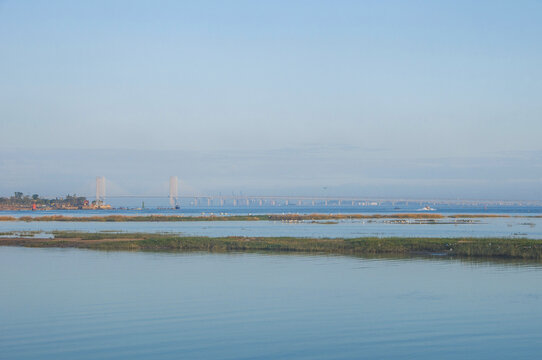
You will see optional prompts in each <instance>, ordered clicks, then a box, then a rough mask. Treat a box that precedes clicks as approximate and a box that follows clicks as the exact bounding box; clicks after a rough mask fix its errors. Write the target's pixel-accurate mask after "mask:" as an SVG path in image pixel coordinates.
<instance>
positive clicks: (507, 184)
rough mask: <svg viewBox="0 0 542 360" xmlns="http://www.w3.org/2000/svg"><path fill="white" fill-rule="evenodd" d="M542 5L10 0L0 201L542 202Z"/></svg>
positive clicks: (0, 118)
mask: <svg viewBox="0 0 542 360" xmlns="http://www.w3.org/2000/svg"><path fill="white" fill-rule="evenodd" d="M541 39H542V2H541V1H314V0H311V1H292V0H289V1H278V0H274V1H266V2H264V1H185V2H182V1H2V0H0V134H1V140H2V141H1V145H0V150H1V154H2V156H1V157H0V195H7V194H9V193H11V192H12V191H16V190H21V191H24V192H34V191H39V192H41V193H44V194H60V193H66V192H74V191H76V192H79V193H92V191H91V184H92V181H93V180H94V177H95V176H96V175H104V176H106V177H107V178H108V179H110V180H111V182H112V184H113V187H112V188H111V189H112V190H111V191H115V189H116V191H118V192H132V193H147V194H150V193H156V192H160V191H167V178H168V177H169V176H170V175H177V176H179V178H180V179H182V181H183V184H184V185H183V191H184V192H199V193H205V192H214V193H216V192H219V191H229V192H231V191H240V190H243V191H245V192H249V193H318V194H320V193H321V192H322V189H323V187H328V189H329V190H326V191H328V192H329V193H330V194H332V193H337V194H339V193H341V194H355V195H367V196H376V195H378V196H387V195H389V196H405V197H420V196H421V197H424V196H428V197H429V196H430V197H451V198H506V199H510V198H525V199H538V200H540V199H542V163H541V160H542V145H541V144H542V142H541V140H540V139H541V135H542V101H541V94H542V41H541Z"/></svg>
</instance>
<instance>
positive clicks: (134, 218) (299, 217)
mask: <svg viewBox="0 0 542 360" xmlns="http://www.w3.org/2000/svg"><path fill="white" fill-rule="evenodd" d="M508 217H511V216H510V215H504V214H459V215H442V214H436V213H433V214H427V213H423V214H418V213H414V214H412V213H406V214H262V215H212V214H211V215H206V216H182V215H104V216H64V215H43V216H21V217H15V216H0V221H26V222H31V221H68V222H92V221H94V222H159V221H162V222H183V221H321V220H378V219H391V220H393V219H396V220H424V221H431V220H442V219H449V220H452V221H458V220H461V219H481V218H508ZM514 217H525V218H529V217H532V218H537V217H538V218H539V217H542V216H540V215H524V216H514Z"/></svg>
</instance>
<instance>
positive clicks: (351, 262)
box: [0, 247, 542, 360]
mask: <svg viewBox="0 0 542 360" xmlns="http://www.w3.org/2000/svg"><path fill="white" fill-rule="evenodd" d="M541 284H542V267H541V266H540V264H537V263H527V262H514V263H506V262H470V261H461V260H450V259H440V258H432V259H422V258H406V259H363V258H354V257H346V256H312V255H262V254H235V253H234V254H208V253H144V252H135V253H131V252H99V251H89V250H76V249H31V248H13V247H0V320H1V321H0V358H2V359H13V360H18V359H55V360H60V359H98V358H99V359H360V358H368V359H397V358H411V359H512V358H513V359H535V358H538V357H539V355H540V353H541V352H542V307H541V306H540V304H541V303H542V285H541Z"/></svg>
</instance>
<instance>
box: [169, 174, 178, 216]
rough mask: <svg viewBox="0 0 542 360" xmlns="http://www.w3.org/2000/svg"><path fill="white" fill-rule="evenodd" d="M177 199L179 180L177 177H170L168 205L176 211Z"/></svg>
mask: <svg viewBox="0 0 542 360" xmlns="http://www.w3.org/2000/svg"><path fill="white" fill-rule="evenodd" d="M178 197H179V179H178V178H177V176H171V177H170V178H169V205H171V207H173V208H176V209H178V208H179V204H178Z"/></svg>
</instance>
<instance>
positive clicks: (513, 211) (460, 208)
mask: <svg viewBox="0 0 542 360" xmlns="http://www.w3.org/2000/svg"><path fill="white" fill-rule="evenodd" d="M426 205H431V207H433V208H436V211H434V212H435V213H439V214H447V215H450V214H508V215H540V214H542V207H540V206H504V205H501V206H497V205H493V206H481V205H441V204H439V205H435V204H430V203H411V204H409V205H408V206H405V205H401V206H393V205H391V204H384V205H379V206H348V205H343V206H318V205H317V206H267V207H266V206H263V207H260V206H250V207H249V206H237V207H231V206H225V207H203V206H202V207H183V208H181V209H179V210H174V209H170V208H145V209H143V210H134V209H114V210H49V211H30V210H27V211H5V210H2V211H0V216H14V217H21V216H43V215H64V216H106V215H128V216H130V215H132V216H133V215H187V216H188V215H190V216H194V215H196V216H197V215H202V214H211V213H212V214H221V213H225V214H229V215H247V214H255V215H257V214H314V213H318V214H399V213H426V212H424V211H420V210H419V209H420V208H423V207H424V206H426Z"/></svg>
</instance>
